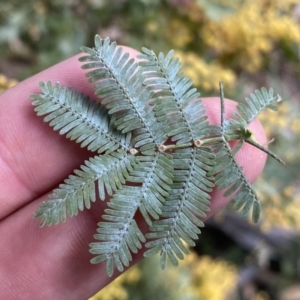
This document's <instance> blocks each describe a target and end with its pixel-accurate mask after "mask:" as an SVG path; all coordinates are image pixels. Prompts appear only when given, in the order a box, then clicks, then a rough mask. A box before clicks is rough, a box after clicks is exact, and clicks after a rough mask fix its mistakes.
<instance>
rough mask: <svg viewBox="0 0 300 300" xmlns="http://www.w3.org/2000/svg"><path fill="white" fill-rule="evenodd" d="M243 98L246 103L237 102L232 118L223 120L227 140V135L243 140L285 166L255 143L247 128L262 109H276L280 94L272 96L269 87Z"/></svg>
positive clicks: (267, 150) (272, 93)
mask: <svg viewBox="0 0 300 300" xmlns="http://www.w3.org/2000/svg"><path fill="white" fill-rule="evenodd" d="M245 100H246V104H243V103H239V104H238V105H237V110H238V112H233V113H232V115H233V117H234V119H229V120H226V121H224V124H223V131H224V132H223V134H224V137H225V138H226V139H227V140H228V138H229V137H230V138H229V139H240V140H243V141H245V142H247V143H249V144H251V145H252V146H254V147H256V148H259V149H260V150H262V151H264V152H266V153H267V154H268V155H270V156H271V157H273V158H274V159H276V160H277V161H279V162H280V163H281V164H282V165H284V166H286V164H285V163H284V161H283V160H282V159H280V158H279V157H278V156H277V155H276V154H275V153H273V152H272V151H270V150H269V149H267V148H265V147H263V146H262V145H260V144H259V143H257V142H256V141H255V138H254V137H253V134H252V132H251V131H250V130H248V129H247V126H248V124H249V123H250V122H251V121H253V120H254V119H255V118H256V117H257V115H258V114H259V113H260V112H261V111H262V110H264V109H266V108H269V109H272V110H275V111H276V110H277V107H276V106H275V104H276V103H278V102H279V101H280V100H281V98H280V96H279V95H277V96H274V92H273V89H272V88H271V89H269V91H267V90H266V89H265V88H262V89H261V91H259V90H256V91H255V93H254V94H251V99H250V98H246V99H245Z"/></svg>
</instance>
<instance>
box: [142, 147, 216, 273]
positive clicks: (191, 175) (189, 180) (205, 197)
mask: <svg viewBox="0 0 300 300" xmlns="http://www.w3.org/2000/svg"><path fill="white" fill-rule="evenodd" d="M214 157H215V156H214V154H213V153H211V151H210V149H208V148H202V149H199V148H198V149H194V150H193V149H191V148H188V149H182V150H177V151H176V152H175V153H174V154H173V163H174V173H173V174H174V178H173V181H174V183H173V184H172V185H171V190H170V192H169V197H167V199H166V201H165V202H164V203H163V207H162V213H161V215H160V219H159V220H157V221H154V222H153V225H152V226H151V227H150V231H151V232H150V233H148V234H147V235H146V237H147V239H153V241H150V242H147V243H146V247H147V248H149V250H148V251H146V252H145V254H144V255H145V256H152V255H154V254H156V253H160V255H161V256H160V257H161V267H162V268H163V269H164V268H165V266H166V259H167V257H168V258H169V259H170V260H171V262H172V264H174V265H177V264H178V259H183V257H184V256H183V254H188V253H189V251H188V249H187V248H186V246H185V245H184V243H183V242H182V241H185V242H186V243H187V244H188V245H190V246H194V245H195V243H194V240H196V239H197V238H198V234H200V232H201V231H200V229H199V227H203V226H204V223H203V222H202V221H201V220H200V219H199V218H205V217H206V214H205V212H206V211H209V205H210V195H209V193H210V192H211V191H212V188H213V187H214V184H213V182H212V181H213V177H209V176H207V172H208V171H210V170H211V168H212V166H213V165H214Z"/></svg>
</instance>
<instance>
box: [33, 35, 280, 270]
mask: <svg viewBox="0 0 300 300" xmlns="http://www.w3.org/2000/svg"><path fill="white" fill-rule="evenodd" d="M81 50H82V51H83V52H85V53H86V55H85V56H83V57H81V58H80V61H81V62H83V63H84V64H83V66H82V69H84V70H87V73H86V77H87V79H88V81H89V82H91V83H92V84H93V88H94V90H95V94H96V95H97V97H98V98H99V99H98V100H97V101H90V99H89V97H87V96H84V95H83V94H80V93H78V92H76V91H73V90H72V89H70V88H67V87H65V86H61V85H60V84H59V83H56V84H54V85H53V84H52V83H50V82H47V83H44V82H41V83H40V87H41V93H40V94H34V95H31V98H32V99H33V101H32V104H33V105H34V106H35V111H36V113H37V115H38V116H44V121H45V122H48V123H49V125H50V126H51V127H53V129H54V130H59V133H60V134H64V135H66V137H67V138H69V139H71V140H74V141H75V142H77V143H80V145H81V147H87V149H88V150H90V151H91V152H97V155H95V153H94V154H93V157H91V158H90V159H89V160H86V161H85V162H84V164H82V165H81V166H80V168H78V169H76V170H75V171H74V174H72V175H70V176H69V177H68V178H67V179H65V181H64V183H62V184H60V185H59V187H58V188H56V189H54V191H53V193H52V194H51V195H50V200H48V201H45V202H43V203H42V204H41V205H40V206H39V207H38V209H37V210H36V212H35V214H34V217H35V218H41V223H40V225H41V226H44V225H45V224H46V225H48V226H50V225H52V224H57V223H59V222H64V221H65V220H66V218H67V216H69V217H73V216H75V215H77V214H78V213H79V211H82V210H84V209H85V208H87V209H89V208H91V203H92V202H95V201H96V199H97V198H100V199H101V200H108V201H107V208H106V209H105V210H104V214H103V216H102V220H101V221H100V222H99V223H98V229H97V233H96V234H95V235H94V238H95V239H96V242H94V243H91V244H90V252H91V253H92V254H93V255H95V256H94V257H93V258H92V259H91V262H92V263H94V264H96V263H101V262H105V263H106V271H107V274H108V276H112V275H113V273H114V269H115V268H117V269H118V270H119V271H120V272H122V271H123V270H124V269H125V268H126V267H128V266H129V264H130V262H131V261H132V253H137V252H138V251H139V250H140V249H141V248H142V245H143V243H145V246H146V248H148V249H147V251H146V252H145V253H144V255H145V256H152V255H154V254H156V253H159V254H160V261H161V267H162V268H163V269H164V268H165V267H166V264H167V260H168V259H169V260H170V261H171V262H172V264H173V265H178V260H181V259H183V258H184V255H185V254H188V253H189V250H188V246H194V245H195V240H196V239H197V238H198V235H199V234H200V233H201V230H200V228H201V227H203V226H204V223H203V220H204V219H205V217H206V212H207V211H209V209H210V197H211V196H210V193H211V192H212V190H213V188H214V186H215V185H217V187H218V188H219V189H220V190H224V196H225V197H228V196H232V197H233V200H231V206H232V207H233V208H234V209H235V210H237V211H240V212H241V214H242V215H243V216H246V215H248V213H249V212H250V211H252V219H253V221H254V222H257V221H258V219H259V215H260V210H261V205H260V200H259V199H258V197H257V195H256V194H255V192H254V190H253V188H252V187H251V184H250V183H249V181H248V180H247V178H246V176H245V174H244V173H243V170H242V168H241V167H240V166H239V164H238V163H237V161H236V159H235V155H236V153H237V152H238V151H239V150H240V149H241V148H242V146H243V144H244V143H245V142H247V143H250V144H251V145H253V146H255V147H257V148H259V149H261V150H262V151H265V152H266V153H268V154H269V155H271V156H273V157H274V158H276V159H278V158H277V157H276V155H275V154H273V153H272V152H270V151H269V150H268V149H265V148H264V147H263V146H261V145H259V144H258V143H257V142H256V140H255V137H254V136H253V133H252V132H251V131H250V130H249V129H248V128H247V126H248V125H249V123H250V122H251V121H252V120H253V119H254V118H256V116H257V115H258V114H259V113H260V112H261V111H262V110H263V109H265V108H271V109H276V107H275V104H276V102H278V101H279V99H280V97H279V96H275V97H274V95H273V90H272V89H270V90H269V91H267V90H266V89H265V88H262V89H261V91H255V93H253V94H251V97H250V98H246V101H245V104H238V105H237V112H233V114H232V115H233V117H232V118H230V119H228V120H226V119H225V103H224V91H223V85H222V83H220V99H221V125H220V126H217V125H211V124H209V123H208V120H207V116H206V112H205V109H204V106H203V104H202V102H201V100H200V99H199V96H200V94H199V93H198V92H197V90H196V89H195V88H192V81H191V80H190V79H189V78H188V77H186V76H184V73H183V72H181V71H180V68H181V64H180V62H179V60H178V59H177V58H173V53H174V52H173V51H170V52H169V53H168V54H167V55H166V56H165V55H164V54H163V53H159V55H158V56H156V55H155V53H154V52H153V51H152V50H149V49H147V48H143V53H142V54H140V55H139V56H138V58H139V62H136V61H135V59H133V58H131V57H130V55H129V54H128V53H124V52H123V49H122V47H117V45H116V43H114V42H111V41H110V39H109V38H106V39H101V38H100V37H99V36H96V37H95V48H88V47H82V48H81ZM232 140H237V141H238V143H237V145H236V147H235V148H234V149H231V148H230V145H229V142H230V141H232ZM278 160H279V161H281V160H280V159H278ZM281 162H282V161H281ZM137 214H141V215H142V217H143V218H144V220H145V221H146V223H147V224H148V225H149V232H148V233H147V234H146V235H145V236H144V234H143V233H142V231H141V229H140V228H139V226H138V224H137V222H136V220H135V218H136V215H137ZM187 245H188V246H187Z"/></svg>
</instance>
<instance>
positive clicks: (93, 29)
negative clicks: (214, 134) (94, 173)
mask: <svg viewBox="0 0 300 300" xmlns="http://www.w3.org/2000/svg"><path fill="white" fill-rule="evenodd" d="M299 20H300V3H299V0H285V1H282V0H233V1H226V0H161V1H160V0H119V1H117V0H116V1H113V0H86V1H84V0H53V1H49V0H46V1H42V0H28V1H21V0H10V1H8V0H1V3H0V92H1V91H2V90H3V89H5V88H9V87H10V86H12V85H14V84H15V83H16V81H14V80H8V79H7V77H8V78H14V79H16V80H22V79H24V78H26V77H28V76H31V75H32V74H34V73H36V72H38V71H40V70H43V69H45V68H47V67H49V66H51V65H53V64H55V63H57V62H59V61H61V60H63V59H66V58H68V57H70V56H72V55H74V54H76V53H78V52H79V47H80V46H82V45H85V46H92V45H93V38H94V35H95V34H100V35H101V36H102V37H106V36H109V37H110V38H111V40H115V41H117V43H118V44H121V45H122V44H123V45H127V46H131V47H133V48H136V49H140V48H141V47H142V46H146V47H148V48H151V49H153V50H154V51H155V52H159V51H163V52H167V51H169V50H170V49H175V51H176V54H177V55H178V56H179V58H180V60H181V61H182V63H183V69H184V71H185V73H186V74H187V75H189V76H190V77H191V78H192V79H193V80H194V82H195V85H196V86H197V87H198V88H199V89H200V91H201V93H202V95H208V94H209V95H218V82H219V80H223V81H224V83H225V93H226V96H227V97H231V98H234V99H239V100H242V98H244V96H245V95H246V96H247V94H248V93H249V92H252V91H253V90H254V89H255V88H260V87H261V86H266V87H270V86H272V87H274V89H275V91H276V92H277V93H279V94H280V95H281V96H282V98H283V99H284V102H283V104H282V106H280V108H279V114H273V113H269V112H268V113H267V114H263V115H262V116H261V121H262V122H263V125H264V127H265V128H266V130H267V133H268V136H269V139H270V140H271V139H272V138H275V141H274V142H273V143H272V144H271V145H270V147H271V148H272V151H274V152H276V153H279V154H281V157H282V158H283V159H284V160H286V162H287V163H288V165H289V168H287V169H285V170H283V169H282V167H281V166H279V165H278V164H276V162H272V161H271V160H270V162H269V164H268V165H267V168H266V169H265V171H264V174H263V176H262V177H261V178H260V179H259V181H258V182H257V189H258V190H259V194H260V196H261V197H262V198H263V200H264V202H265V203H264V206H265V215H264V217H263V220H262V224H261V225H262V228H263V229H264V230H270V228H272V227H274V226H278V227H284V228H287V229H289V230H295V229H296V230H298V231H299V230H300V208H299V207H300V189H299V182H300V177H299V167H300V157H299V154H298V151H299V150H298V149H299V146H300V126H299V96H300V90H299V80H300V68H299V55H300V51H299V49H300V47H299V46H300V24H299ZM1 74H2V75H1ZM241 95H243V96H241ZM144 264H146V263H144ZM187 264H188V262H187ZM221 264H222V263H221ZM202 265H204V267H205V266H206V265H208V266H210V263H209V262H207V261H206V262H202ZM147 268H149V266H147V265H145V266H144V267H142V270H146V269H147ZM185 268H186V265H183V266H182V267H181V269H184V272H188V271H187V269H185ZM199 268H200V267H199ZM209 268H210V267H208V269H209ZM226 268H227V267H225V269H222V268H220V271H219V272H220V273H221V274H222V273H223V272H225V270H226ZM134 272H135V273H133V274H135V275H132V276H133V279H132V280H131V279H128V280H129V281H126V280H123V279H122V280H121V283H116V287H117V289H118V291H119V293H121V294H122V293H123V294H122V297H123V298H124V299H127V298H126V297H128V294H127V292H126V291H123V292H122V291H121V287H120V286H121V285H122V284H125V285H126V284H127V285H128V282H131V281H132V282H134V284H137V283H136V282H137V277H138V278H140V277H139V276H140V275H138V276H137V275H136V274H137V273H138V271H134ZM205 272H206V271H205ZM125 276H127V275H126V274H125ZM136 276H137V277H136ZM174 276H175V275H174ZM178 276H179V275H178ZM197 276H198V277H199V281H198V282H197V283H195V285H196V286H198V289H200V290H201V289H202V291H203V293H204V294H205V293H206V292H205V291H208V292H207V293H206V294H205V297H208V298H204V299H223V298H214V297H221V296H216V295H215V294H214V289H213V288H208V287H207V288H206V290H205V288H204V287H205V284H206V283H205V280H204V277H202V279H201V276H200V275H199V274H198V275H197ZM197 276H196V277H197ZM166 277H168V276H166ZM198 277H197V278H198ZM231 277H232V278H234V277H235V276H234V275H232V276H231ZM128 278H129V277H128ZM168 278H171V277H168ZM178 278H181V277H178ZM178 278H177V279H174V278H173V280H175V282H178V281H176V280H178ZM170 280H171V279H170ZM180 280H182V279H180ZM232 280H233V279H232ZM126 282H127V283H126ZM141 282H143V281H142V280H140V281H139V284H142V283H141ZM118 284H119V285H118ZM206 286H207V285H206ZM208 286H209V285H208ZM162 289H163V290H164V289H165V287H163V288H162V287H160V290H162ZM129 290H130V289H129ZM150 290H151V287H150ZM220 290H221V287H219V289H218V291H220ZM164 291H165V290H164ZM107 293H108V294H107V295H108V296H109V295H112V294H109V292H107ZM131 293H132V291H131ZM121 294H118V293H117V295H119V296H117V297H119V299H121V298H122V297H121V296H120V295H121ZM111 297H112V296H111ZM131 297H132V294H131ZM199 297H200V296H199ZM224 297H226V296H225V293H224ZM95 299H96V298H95ZM97 299H106V298H97ZM107 299H114V298H107ZM132 299H133V298H132ZM135 299H142V298H135ZM165 299H167V298H165ZM191 299H193V298H191ZM224 299H226V298H224ZM255 299H268V298H266V297H264V296H257V298H255Z"/></svg>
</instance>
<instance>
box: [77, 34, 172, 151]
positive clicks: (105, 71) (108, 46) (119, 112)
mask: <svg viewBox="0 0 300 300" xmlns="http://www.w3.org/2000/svg"><path fill="white" fill-rule="evenodd" d="M81 50H82V51H83V52H85V53H87V54H88V55H87V56H83V57H81V58H80V59H79V60H80V61H82V62H85V64H84V65H83V66H82V68H83V69H85V70H87V69H92V71H89V72H87V73H86V77H87V78H88V80H89V82H93V83H94V85H93V87H94V89H95V91H96V95H97V96H98V97H99V98H101V99H102V101H101V103H102V105H104V106H105V107H106V109H107V111H108V114H110V115H112V114H115V116H116V117H115V120H114V125H115V127H116V129H117V130H120V131H121V132H122V133H127V132H132V131H134V135H135V136H136V140H135V141H134V142H132V144H133V147H140V148H141V149H140V151H141V153H143V154H145V155H149V154H154V153H155V151H154V149H155V147H157V146H158V145H159V144H161V143H163V142H164V141H165V140H166V139H167V135H166V133H165V132H164V131H162V130H160V128H162V127H163V126H164V124H163V123H161V124H160V125H158V123H157V122H156V119H155V118H154V113H153V112H152V110H150V109H149V105H148V102H149V100H150V98H151V94H150V93H149V89H147V88H146V87H145V86H144V85H143V81H144V76H143V74H142V71H141V69H140V68H139V64H138V63H137V62H135V60H134V59H133V58H130V57H129V54H128V53H123V48H122V47H116V44H115V43H111V42H110V40H109V38H106V39H104V40H103V39H101V38H100V37H99V36H96V37H95V49H91V48H87V47H82V48H81ZM136 143H137V144H138V146H137V145H136Z"/></svg>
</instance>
